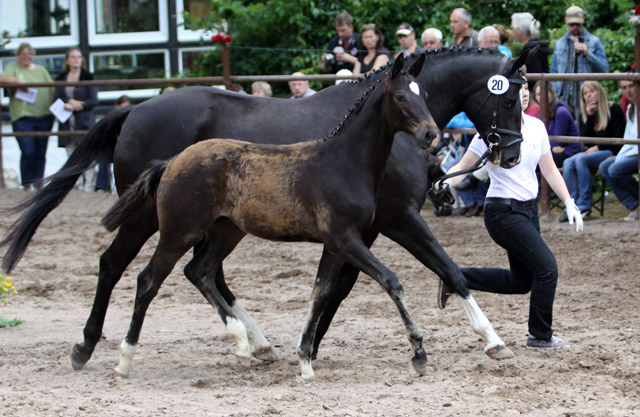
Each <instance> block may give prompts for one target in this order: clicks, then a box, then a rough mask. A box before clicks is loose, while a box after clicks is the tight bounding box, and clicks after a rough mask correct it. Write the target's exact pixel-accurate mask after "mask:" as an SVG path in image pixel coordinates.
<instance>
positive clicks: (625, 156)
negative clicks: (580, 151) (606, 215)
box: [599, 80, 639, 221]
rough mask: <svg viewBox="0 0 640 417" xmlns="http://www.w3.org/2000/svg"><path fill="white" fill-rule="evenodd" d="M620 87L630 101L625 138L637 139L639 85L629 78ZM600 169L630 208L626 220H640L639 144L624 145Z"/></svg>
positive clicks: (619, 197)
mask: <svg viewBox="0 0 640 417" xmlns="http://www.w3.org/2000/svg"><path fill="white" fill-rule="evenodd" d="M620 87H621V88H622V94H623V97H625V98H626V99H627V101H628V102H629V107H627V126H626V128H625V130H624V138H625V139H637V138H638V111H637V109H636V106H635V105H634V103H635V96H636V94H637V90H638V87H637V86H636V85H635V84H634V83H633V81H628V80H623V81H620ZM599 169H600V173H601V174H602V176H603V177H604V179H605V180H606V181H607V184H609V186H610V187H611V189H612V190H613V192H614V193H615V194H616V197H618V200H620V202H621V203H622V204H623V205H624V206H625V207H626V208H627V210H629V215H628V216H627V217H625V218H624V220H626V221H638V202H639V199H638V181H636V179H635V178H634V177H633V174H635V173H636V172H638V145H633V144H629V143H627V144H625V145H622V149H620V152H618V155H616V157H615V158H609V159H605V160H604V161H602V162H601V163H600V167H599Z"/></svg>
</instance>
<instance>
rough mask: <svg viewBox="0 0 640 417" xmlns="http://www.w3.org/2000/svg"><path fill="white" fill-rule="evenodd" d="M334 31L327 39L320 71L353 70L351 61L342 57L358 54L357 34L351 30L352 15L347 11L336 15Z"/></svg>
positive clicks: (332, 72)
mask: <svg viewBox="0 0 640 417" xmlns="http://www.w3.org/2000/svg"><path fill="white" fill-rule="evenodd" d="M336 33H337V35H336V36H334V37H333V38H331V39H330V40H329V44H328V45H327V53H326V54H325V55H323V56H322V63H323V65H322V71H323V72H325V73H327V74H335V73H337V72H338V71H340V70H341V69H348V70H349V71H353V63H351V62H350V61H349V60H347V58H345V59H343V57H346V55H351V56H357V55H358V39H359V35H358V33H356V32H354V31H353V17H352V16H351V15H350V14H349V13H347V12H342V13H340V14H338V15H337V16H336Z"/></svg>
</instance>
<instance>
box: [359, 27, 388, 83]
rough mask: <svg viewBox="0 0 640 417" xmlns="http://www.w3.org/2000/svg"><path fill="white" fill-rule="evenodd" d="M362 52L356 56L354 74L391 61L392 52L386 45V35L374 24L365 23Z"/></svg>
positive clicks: (365, 71) (362, 35) (361, 35)
mask: <svg viewBox="0 0 640 417" xmlns="http://www.w3.org/2000/svg"><path fill="white" fill-rule="evenodd" d="M360 44H361V45H362V47H361V48H360V53H358V57H357V58H355V63H354V65H353V74H355V75H358V74H366V73H368V72H371V71H373V70H375V69H378V68H380V67H381V66H383V65H385V64H386V63H387V62H389V56H390V55H391V53H390V52H389V50H388V49H387V48H385V47H384V35H383V34H382V32H381V31H380V29H378V27H376V25H374V24H368V25H364V26H363V27H362V30H361V31H360Z"/></svg>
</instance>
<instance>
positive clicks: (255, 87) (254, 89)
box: [251, 81, 273, 97]
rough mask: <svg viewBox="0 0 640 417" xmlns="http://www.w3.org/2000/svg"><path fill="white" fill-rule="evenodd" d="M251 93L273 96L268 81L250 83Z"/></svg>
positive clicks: (260, 95)
mask: <svg viewBox="0 0 640 417" xmlns="http://www.w3.org/2000/svg"><path fill="white" fill-rule="evenodd" d="M251 95H253V96H258V97H271V96H273V92H272V90H271V86H270V85H269V83H268V82H266V81H256V82H254V83H253V84H251Z"/></svg>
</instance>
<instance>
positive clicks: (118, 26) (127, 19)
mask: <svg viewBox="0 0 640 417" xmlns="http://www.w3.org/2000/svg"><path fill="white" fill-rule="evenodd" d="M210 10H211V8H210V3H209V1H197V0H0V32H2V33H3V37H5V38H6V37H7V36H8V37H9V38H11V41H10V42H9V43H8V44H7V45H5V47H4V49H2V50H0V70H1V69H2V68H4V66H5V65H7V64H8V63H9V62H11V61H13V60H15V56H14V55H15V50H16V49H17V47H18V45H19V44H20V43H21V42H29V43H30V44H31V45H32V46H33V47H34V49H35V50H36V52H37V56H36V57H35V59H34V62H35V63H37V64H40V65H43V66H45V67H46V68H47V69H48V70H49V72H50V73H51V75H52V77H54V78H55V76H56V75H57V74H59V73H60V72H62V65H63V63H64V54H65V52H66V50H67V49H68V48H69V47H71V46H77V47H79V48H80V49H81V50H82V53H83V55H84V57H85V60H86V62H87V68H88V69H89V71H91V72H92V73H94V75H95V77H96V79H99V80H100V79H134V78H165V77H170V76H173V75H177V74H180V73H183V72H186V71H189V70H190V69H191V68H192V65H193V64H194V61H195V59H196V58H197V57H198V56H199V54H200V53H202V51H205V50H212V49H214V48H215V46H214V45H213V44H212V43H211V42H207V46H202V45H201V42H200V40H201V37H203V36H205V33H204V31H197V30H188V29H185V27H184V24H183V19H182V13H183V11H189V12H191V13H193V14H194V15H196V16H201V15H204V14H207V13H209V12H210ZM208 36H211V35H210V34H209V35H208ZM156 92H157V90H155V89H147V88H144V87H131V88H129V87H124V86H123V87H116V86H112V87H100V93H99V97H100V99H101V101H105V100H114V99H115V98H116V97H118V96H119V95H121V94H124V93H126V94H128V95H130V96H131V97H133V98H134V99H135V98H139V99H142V98H148V97H150V96H151V95H154V94H155V93H156ZM5 101H6V98H3V104H4V102H5Z"/></svg>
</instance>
